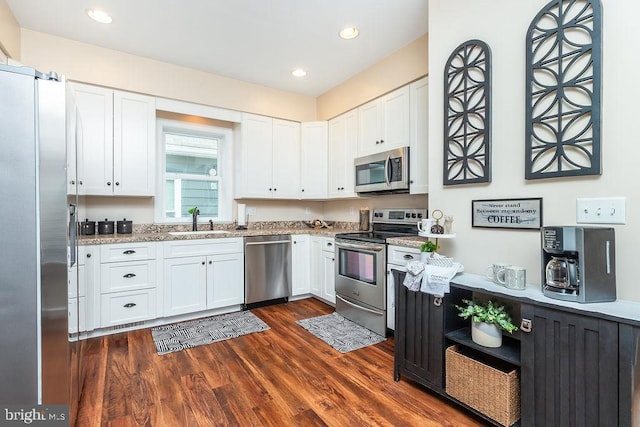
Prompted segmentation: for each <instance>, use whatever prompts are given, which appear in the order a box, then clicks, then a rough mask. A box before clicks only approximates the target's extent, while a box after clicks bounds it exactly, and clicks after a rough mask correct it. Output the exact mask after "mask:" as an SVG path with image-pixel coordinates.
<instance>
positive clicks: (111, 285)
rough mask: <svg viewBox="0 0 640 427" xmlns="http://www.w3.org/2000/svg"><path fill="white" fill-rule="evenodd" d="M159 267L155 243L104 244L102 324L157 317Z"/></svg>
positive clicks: (138, 320) (110, 325) (102, 249)
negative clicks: (157, 272)
mask: <svg viewBox="0 0 640 427" xmlns="http://www.w3.org/2000/svg"><path fill="white" fill-rule="evenodd" d="M156 268H157V262H156V243H155V242H143V243H130V244H127V243H122V244H113V245H102V246H100V287H99V288H100V294H99V298H98V300H99V302H98V304H97V309H98V310H99V313H100V327H102V328H107V327H112V326H118V325H123V324H127V323H135V322H141V321H145V320H151V319H155V318H156V317H157V315H158V309H157V308H158V306H159V301H158V292H157V275H156Z"/></svg>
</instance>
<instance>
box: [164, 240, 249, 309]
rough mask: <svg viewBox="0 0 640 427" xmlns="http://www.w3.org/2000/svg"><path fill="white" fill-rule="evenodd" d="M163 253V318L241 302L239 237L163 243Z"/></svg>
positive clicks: (242, 284)
mask: <svg viewBox="0 0 640 427" xmlns="http://www.w3.org/2000/svg"><path fill="white" fill-rule="evenodd" d="M163 252H164V261H163V263H164V264H163V266H164V267H163V272H164V316H166V317H168V316H174V315H179V314H186V313H192V312H197V311H202V310H207V309H213V308H220V307H228V306H233V305H240V304H242V303H243V302H244V251H243V241H242V238H231V239H207V240H190V241H175V242H164V243H163ZM178 254H179V255H178Z"/></svg>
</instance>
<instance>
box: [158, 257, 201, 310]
mask: <svg viewBox="0 0 640 427" xmlns="http://www.w3.org/2000/svg"><path fill="white" fill-rule="evenodd" d="M164 293H165V294H164V316H165V317H168V316H174V315H176V314H184V313H191V312H194V311H200V310H205V309H206V308H207V267H206V257H202V256H198V257H185V258H171V259H165V260H164Z"/></svg>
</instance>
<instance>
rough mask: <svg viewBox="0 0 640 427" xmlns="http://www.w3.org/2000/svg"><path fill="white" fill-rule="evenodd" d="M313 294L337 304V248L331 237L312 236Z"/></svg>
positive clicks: (311, 269)
mask: <svg viewBox="0 0 640 427" xmlns="http://www.w3.org/2000/svg"><path fill="white" fill-rule="evenodd" d="M310 252H311V268H310V271H311V281H310V283H311V293H312V294H313V295H315V296H317V297H318V298H321V299H323V300H325V301H326V302H329V303H331V304H335V303H336V291H335V288H336V287H335V274H336V273H335V246H334V239H333V238H331V237H321V236H311V251H310Z"/></svg>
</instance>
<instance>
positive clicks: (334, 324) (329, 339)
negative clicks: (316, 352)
mask: <svg viewBox="0 0 640 427" xmlns="http://www.w3.org/2000/svg"><path fill="white" fill-rule="evenodd" d="M296 323H297V324H298V325H300V326H302V327H303V328H305V329H306V330H307V331H309V332H311V333H312V334H313V335H315V336H316V337H318V338H320V339H321V340H322V341H324V342H326V343H327V344H329V345H330V346H331V347H333V348H335V349H336V350H338V351H339V352H340V353H348V352H350V351H353V350H357V349H359V348H363V347H367V346H370V345H373V344H378V343H380V342H382V341H384V340H385V339H386V338H385V337H383V336H381V335H378V334H376V333H375V332H372V331H370V330H369V329H367V328H365V327H363V326H360V325H358V324H357V323H354V322H352V321H351V320H349V319H346V318H344V317H342V316H340V315H339V314H338V313H331V314H326V315H324V316H318V317H312V318H310V319H304V320H298V321H296Z"/></svg>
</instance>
